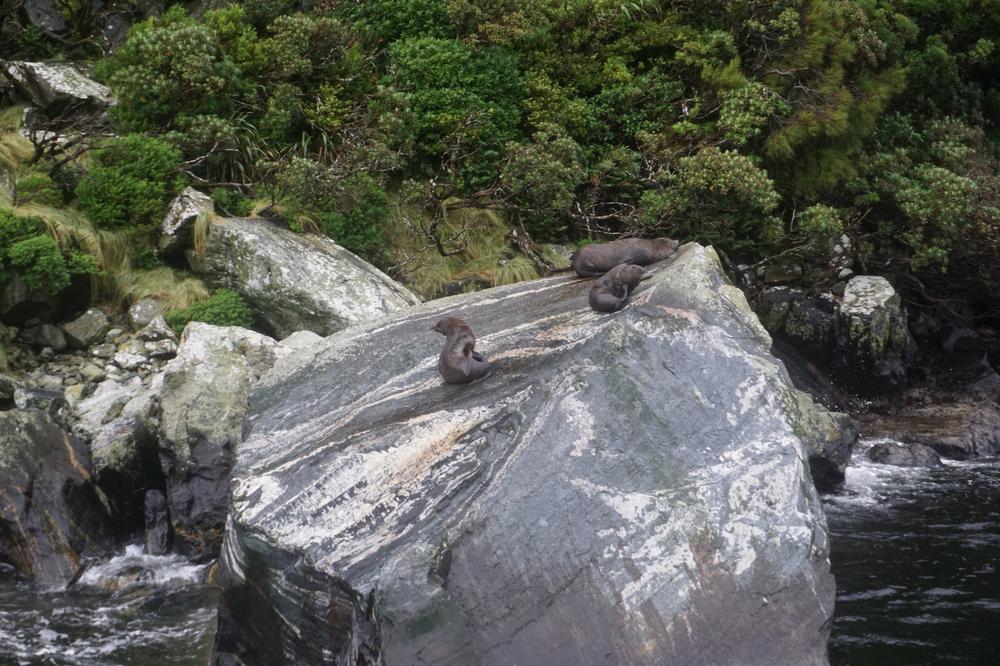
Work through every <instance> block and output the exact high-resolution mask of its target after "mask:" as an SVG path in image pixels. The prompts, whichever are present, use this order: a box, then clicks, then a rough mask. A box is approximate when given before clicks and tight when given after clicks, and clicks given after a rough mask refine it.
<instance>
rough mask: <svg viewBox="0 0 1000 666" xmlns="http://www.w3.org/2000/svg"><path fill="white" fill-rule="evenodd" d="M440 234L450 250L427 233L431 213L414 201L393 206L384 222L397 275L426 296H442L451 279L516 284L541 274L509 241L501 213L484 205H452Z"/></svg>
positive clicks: (474, 284) (476, 284) (473, 285)
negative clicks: (441, 247) (467, 206)
mask: <svg viewBox="0 0 1000 666" xmlns="http://www.w3.org/2000/svg"><path fill="white" fill-rule="evenodd" d="M449 203H450V202H445V203H444V204H443V206H444V210H443V213H442V214H443V217H442V219H441V222H440V223H439V225H438V230H437V235H438V238H439V239H440V240H441V244H442V245H443V246H444V248H445V250H446V252H447V253H448V256H444V255H442V253H441V252H440V251H439V249H438V247H437V245H436V244H435V243H434V241H433V239H432V238H431V236H430V235H429V229H430V222H431V216H430V214H429V213H428V212H427V211H424V210H422V209H420V208H418V207H415V206H407V205H398V206H395V207H394V208H393V213H392V214H391V215H390V217H389V221H388V223H387V225H386V233H385V237H386V242H387V245H388V247H389V253H390V255H391V260H392V261H393V263H394V264H395V265H396V267H397V270H396V271H395V272H396V273H397V275H398V276H399V277H400V279H402V280H403V281H404V282H405V283H406V284H407V285H408V286H409V287H410V288H411V289H413V290H414V291H416V292H417V293H418V294H420V295H421V296H423V297H425V298H434V297H437V296H441V295H442V293H443V292H444V290H445V287H446V286H447V285H449V284H458V285H462V284H464V288H465V289H466V290H471V289H476V288H478V287H483V286H489V287H494V286H499V285H504V284H513V283H515V282H522V281H524V280H532V279H535V278H537V277H538V276H539V275H538V270H537V268H536V267H535V265H534V263H532V261H531V260H530V259H528V258H527V257H525V256H524V255H522V254H520V253H519V252H518V251H517V250H516V248H514V247H513V244H512V243H511V242H510V230H511V228H510V226H509V225H508V224H507V222H506V220H505V219H504V217H503V215H502V214H500V213H499V212H497V211H495V210H488V209H482V208H449V207H448V206H449Z"/></svg>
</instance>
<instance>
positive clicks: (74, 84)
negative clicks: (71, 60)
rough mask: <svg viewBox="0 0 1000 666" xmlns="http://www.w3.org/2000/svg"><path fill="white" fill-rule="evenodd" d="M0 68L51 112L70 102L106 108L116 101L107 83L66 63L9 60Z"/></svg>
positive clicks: (22, 93)
mask: <svg viewBox="0 0 1000 666" xmlns="http://www.w3.org/2000/svg"><path fill="white" fill-rule="evenodd" d="M0 72H2V73H3V74H4V75H5V76H6V77H7V79H8V80H9V81H10V82H11V83H13V84H14V87H15V88H17V89H18V90H19V92H20V93H21V95H23V96H24V97H26V98H27V99H30V100H31V102H32V104H34V105H35V106H38V107H41V108H42V109H45V110H46V112H48V113H52V112H59V111H60V110H62V109H64V108H66V107H67V106H69V105H71V104H86V105H89V106H91V107H92V108H96V109H104V108H107V107H108V106H110V105H111V104H112V103H113V101H114V98H113V96H112V95H111V90H110V89H109V88H108V87H107V86H104V85H102V84H100V83H98V82H97V81H94V80H92V79H88V78H87V77H86V76H84V75H83V74H81V73H80V72H79V71H77V70H76V69H74V68H73V67H72V66H70V65H67V64H63V63H54V62H23V61H15V60H9V61H6V62H0Z"/></svg>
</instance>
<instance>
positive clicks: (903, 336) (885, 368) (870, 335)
mask: <svg viewBox="0 0 1000 666" xmlns="http://www.w3.org/2000/svg"><path fill="white" fill-rule="evenodd" d="M912 346H913V342H912V340H911V338H910V333H909V331H908V330H907V327H906V312H905V311H904V310H903V309H902V307H900V299H899V294H897V293H896V290H895V289H893V288H892V285H891V284H889V281H888V280H886V279H885V278H883V277H879V276H876V275H859V276H856V277H853V278H851V281H850V282H848V283H847V289H846V290H845V291H844V300H843V301H842V302H841V304H840V313H839V322H838V327H837V344H836V347H835V349H834V352H833V362H832V365H831V370H832V372H833V375H834V378H835V379H836V380H837V382H838V383H840V384H841V385H843V386H845V387H846V388H848V389H849V390H851V391H853V392H855V393H857V394H859V395H863V396H881V395H888V394H892V393H897V392H899V391H900V390H901V389H903V388H905V386H906V365H905V362H904V361H905V358H906V356H907V355H908V353H910V351H911V348H912Z"/></svg>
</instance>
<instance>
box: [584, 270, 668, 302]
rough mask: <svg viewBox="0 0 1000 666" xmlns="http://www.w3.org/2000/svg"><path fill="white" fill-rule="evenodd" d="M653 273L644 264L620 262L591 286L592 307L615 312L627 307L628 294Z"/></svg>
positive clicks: (590, 298) (590, 299)
mask: <svg viewBox="0 0 1000 666" xmlns="http://www.w3.org/2000/svg"><path fill="white" fill-rule="evenodd" d="M651 277H653V274H652V273H650V272H648V271H646V270H645V269H644V268H643V267H642V266H636V265H634V264H618V265H617V266H615V267H614V268H612V269H611V270H610V271H608V272H607V273H605V274H604V275H603V276H601V277H600V279H598V280H596V281H595V282H594V284H593V286H592V287H591V288H590V297H589V299H588V300H589V301H590V307H592V308H594V309H595V310H597V311H598V312H615V311H617V310H621V309H622V308H623V307H625V303H626V302H628V295H629V294H630V293H632V292H633V291H635V288H636V287H638V286H639V283H640V282H641V281H643V280H648V279H649V278H651Z"/></svg>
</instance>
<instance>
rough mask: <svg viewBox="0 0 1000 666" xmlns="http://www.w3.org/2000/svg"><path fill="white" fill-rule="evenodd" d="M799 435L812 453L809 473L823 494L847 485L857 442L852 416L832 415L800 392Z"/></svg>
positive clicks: (810, 454)
mask: <svg viewBox="0 0 1000 666" xmlns="http://www.w3.org/2000/svg"><path fill="white" fill-rule="evenodd" d="M799 410H800V414H801V417H800V419H799V420H798V421H797V423H799V424H800V425H801V430H800V431H799V436H800V437H801V438H802V441H803V443H805V445H806V450H807V451H808V453H809V471H810V472H811V473H812V478H813V482H814V483H815V484H816V489H817V490H819V491H820V492H831V491H833V490H836V489H837V488H838V487H839V486H840V485H841V484H843V483H844V479H845V478H846V477H845V475H846V473H847V465H848V463H849V462H850V461H851V452H852V451H853V450H854V445H855V444H856V443H857V441H858V434H859V430H858V423H857V422H856V421H855V420H854V419H852V418H851V417H850V416H849V415H847V414H844V413H841V412H830V411H827V410H826V409H823V408H822V407H821V406H819V405H817V404H816V403H814V402H813V400H812V398H810V397H809V395H808V394H807V393H805V392H804V391H799Z"/></svg>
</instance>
